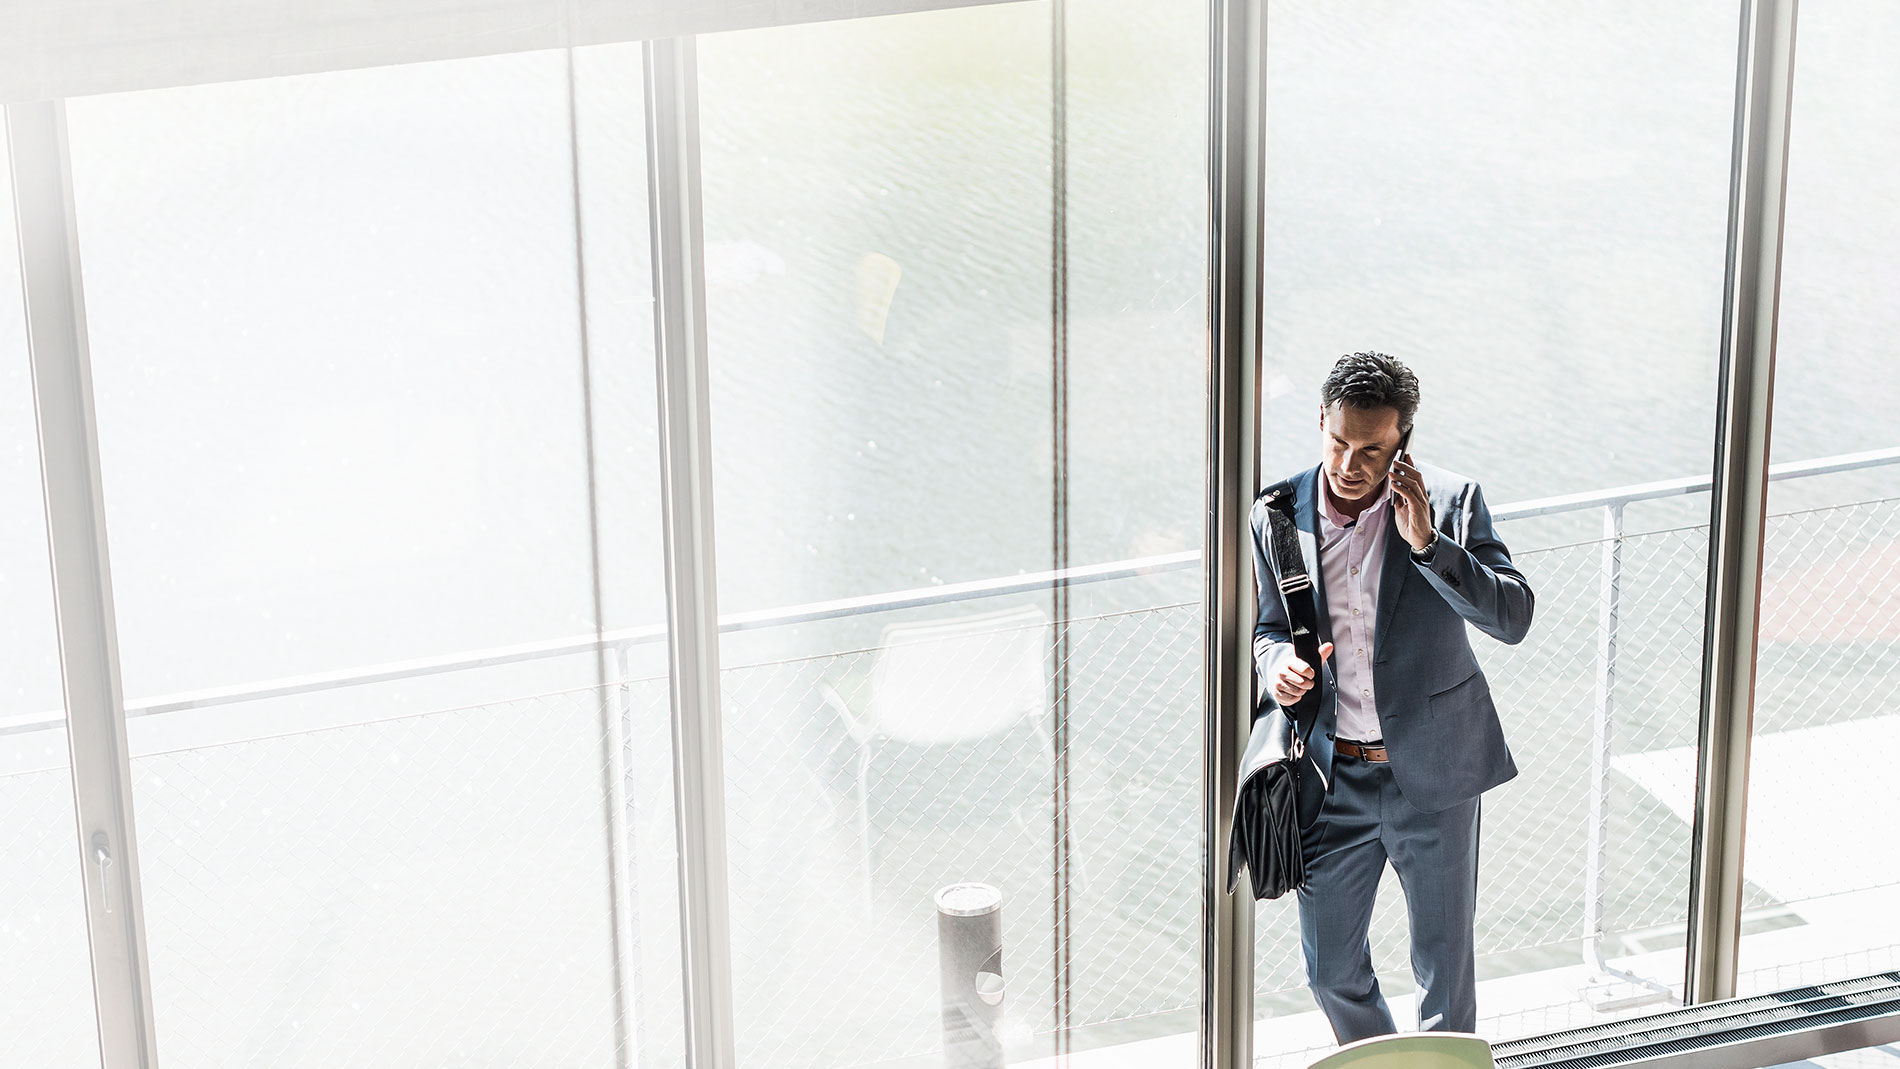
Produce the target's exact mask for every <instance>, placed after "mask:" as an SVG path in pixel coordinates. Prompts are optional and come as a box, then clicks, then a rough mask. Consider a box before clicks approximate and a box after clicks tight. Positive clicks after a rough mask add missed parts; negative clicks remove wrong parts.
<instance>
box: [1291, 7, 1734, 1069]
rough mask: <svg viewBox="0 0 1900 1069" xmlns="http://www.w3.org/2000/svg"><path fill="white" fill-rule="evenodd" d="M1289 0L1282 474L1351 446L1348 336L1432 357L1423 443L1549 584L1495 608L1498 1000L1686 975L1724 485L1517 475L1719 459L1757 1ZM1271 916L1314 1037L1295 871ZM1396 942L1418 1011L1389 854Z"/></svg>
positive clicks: (1482, 646) (1484, 954)
mask: <svg viewBox="0 0 1900 1069" xmlns="http://www.w3.org/2000/svg"><path fill="white" fill-rule="evenodd" d="M1268 16H1269V19H1270V22H1269V26H1268V33H1267V41H1268V48H1269V55H1268V59H1267V64H1266V69H1267V87H1266V100H1267V106H1268V109H1269V114H1268V121H1267V139H1268V143H1267V147H1266V176H1267V193H1266V235H1265V268H1264V270H1265V308H1266V334H1265V345H1264V349H1265V352H1264V355H1263V368H1262V375H1261V382H1262V394H1263V406H1264V414H1263V430H1264V436H1265V439H1266V442H1265V450H1266V452H1265V456H1266V462H1265V465H1264V468H1265V474H1266V478H1268V479H1277V478H1281V477H1283V476H1284V475H1286V474H1288V473H1290V472H1292V471H1295V470H1298V469H1300V468H1304V467H1307V466H1310V465H1312V464H1314V463H1316V462H1317V461H1318V460H1319V455H1318V447H1319V434H1318V428H1317V426H1316V424H1317V417H1318V411H1319V384H1320V382H1321V381H1322V379H1323V378H1324V376H1325V374H1326V372H1327V371H1328V370H1329V369H1330V367H1331V365H1332V363H1333V361H1334V360H1335V359H1337V358H1338V357H1339V356H1340V355H1341V354H1344V353H1349V352H1354V351H1361V350H1380V351H1384V352H1388V353H1391V354H1393V355H1395V356H1397V357H1399V358H1400V359H1401V360H1404V361H1406V362H1407V363H1408V364H1409V365H1410V366H1411V367H1412V368H1413V369H1414V370H1415V371H1416V372H1417V373H1418V375H1419V377H1420V380H1421V383H1422V391H1423V402H1422V405H1421V407H1420V410H1419V414H1418V419H1417V430H1416V433H1415V435H1414V438H1413V441H1412V445H1411V449H1412V452H1413V453H1414V454H1415V455H1416V456H1417V458H1418V459H1419V460H1420V461H1421V462H1423V463H1426V464H1434V465H1438V466H1441V467H1444V468H1449V469H1452V470H1454V471H1458V472H1462V473H1465V474H1467V475H1469V476H1471V477H1473V478H1476V479H1478V480H1479V481H1480V482H1482V484H1483V487H1484V494H1485V499H1486V501H1487V503H1488V504H1489V506H1490V507H1491V509H1492V512H1493V515H1494V517H1496V518H1497V519H1498V521H1499V522H1498V533H1499V534H1500V536H1501V537H1502V538H1503V540H1504V541H1505V542H1506V543H1507V544H1508V545H1509V547H1510V549H1511V551H1512V554H1513V558H1514V561H1515V563H1516V564H1517V565H1518V566H1519V567H1520V568H1521V569H1522V570H1523V571H1524V573H1525V574H1526V576H1527V577H1528V578H1529V581H1530V584H1531V587H1532V589H1533V590H1534V591H1535V593H1536V618H1535V623H1534V624H1533V626H1532V628H1531V631H1530V635H1529V637H1528V639H1527V640H1526V641H1525V642H1524V643H1523V644H1521V645H1518V646H1511V647H1507V646H1503V645H1501V644H1499V643H1497V642H1495V641H1492V640H1491V639H1488V638H1486V637H1484V636H1482V635H1480V634H1478V633H1476V632H1475V631H1474V632H1472V633H1471V634H1472V645H1473V648H1474V650H1475V651H1476V653H1477V654H1478V657H1479V660H1480V663H1481V664H1482V665H1483V667H1484V669H1485V672H1486V675H1487V677H1488V680H1489V684H1490V689H1491V693H1492V695H1493V697H1494V699H1495V701H1496V704H1497V706H1498V708H1499V711H1500V713H1501V717H1502V721H1503V725H1504V732H1505V735H1506V737H1507V739H1508V741H1509V744H1510V746H1511V749H1512V752H1513V754H1514V757H1515V761H1516V765H1517V768H1518V770H1519V771H1518V775H1517V777H1516V778H1515V779H1514V780H1511V781H1510V782H1508V783H1506V784H1504V785H1503V786H1501V787H1499V788H1497V789H1495V790H1493V791H1491V792H1489V793H1488V794H1486V795H1485V796H1484V800H1483V807H1482V808H1483V816H1482V846H1481V849H1480V854H1479V856H1480V858H1481V863H1480V864H1481V868H1480V872H1479V890H1478V903H1477V926H1476V940H1477V955H1478V962H1477V976H1478V979H1479V983H1478V1028H1479V1031H1481V1032H1483V1033H1485V1034H1487V1035H1490V1036H1494V1037H1503V1036H1511V1035H1522V1034H1526V1033H1533V1032H1539V1031H1544V1030H1548V1029H1556V1028H1562V1027H1566V1026H1570V1025H1576V1024H1584V1023H1588V1022H1591V1021H1594V1020H1598V1019H1601V1018H1602V1017H1604V1016H1607V1015H1613V1014H1621V1013H1627V1012H1632V1010H1633V1009H1636V1008H1640V1007H1644V1006H1649V1007H1654V1006H1655V1005H1657V1004H1659V1002H1660V1001H1662V1000H1666V999H1667V998H1669V997H1671V995H1670V992H1669V991H1668V989H1669V988H1670V987H1671V985H1677V984H1679V983H1680V981H1681V977H1682V963H1681V951H1680V949H1679V948H1680V946H1681V944H1682V939H1683V930H1684V924H1685V916H1684V903H1685V902H1686V900H1687V877H1688V868H1687V862H1688V847H1689V826H1688V824H1687V823H1686V822H1685V821H1682V820H1680V819H1678V817H1677V816H1676V815H1675V813H1674V811H1673V809H1672V808H1671V805H1670V800H1671V798H1672V797H1673V794H1672V792H1674V791H1676V790H1689V789H1691V788H1692V787H1693V783H1694V770H1693V763H1692V762H1691V763H1690V764H1689V765H1686V766H1679V765H1676V764H1672V763H1664V762H1665V758H1668V759H1671V760H1672V759H1673V755H1674V754H1676V753H1678V752H1689V753H1692V752H1693V751H1692V749H1690V750H1688V751H1683V748H1685V747H1689V748H1692V747H1693V744H1694V739H1695V730H1696V722H1697V710H1698V695H1699V671H1698V666H1699V663H1700V649H1701V634H1702V615H1703V604H1704V599H1703V581H1704V576H1705V572H1706V568H1705V552H1706V550H1705V547H1706V543H1707V537H1708V536H1707V530H1706V527H1705V526H1704V525H1706V523H1707V517H1708V507H1709V503H1708V498H1707V496H1706V495H1705V494H1698V495H1689V496H1680V497H1675V498H1669V499H1663V500H1656V501H1645V502H1637V503H1633V504H1630V505H1629V506H1628V508H1627V509H1626V510H1624V511H1623V513H1622V520H1621V522H1622V524H1623V525H1624V531H1625V536H1624V537H1622V538H1621V539H1620V540H1616V539H1610V538H1608V537H1606V523H1607V522H1608V520H1609V510H1608V509H1606V508H1605V507H1603V506H1601V505H1599V506H1597V507H1593V508H1588V509H1580V510H1575V511H1570V512H1566V513H1563V514H1560V515H1555V516H1547V517H1540V518H1526V517H1523V516H1522V514H1521V512H1518V513H1514V511H1513V508H1512V506H1513V505H1515V504H1517V503H1521V502H1524V501H1526V500H1528V499H1535V498H1541V497H1546V496H1551V495H1558V494H1579V493H1592V492H1605V493H1609V492H1611V491H1614V490H1615V489H1616V488H1618V487H1623V486H1627V485H1629V484H1634V483H1642V482H1648V481H1652V480H1660V479H1670V478H1677V477H1684V476H1689V477H1694V476H1703V477H1706V476H1707V475H1708V473H1709V466H1710V459H1709V458H1710V453H1711V445H1710V443H1711V438H1712V435H1713V431H1714V426H1715V410H1714V399H1715V383H1716V371H1717V360H1718V356H1719V344H1720V328H1721V315H1722V303H1721V284H1722V272H1723V261H1724V252H1725V226H1726V215H1727V197H1728V171H1729V139H1730V134H1731V130H1732V121H1731V112H1732V103H1733V95H1734V76H1735V52H1736V47H1735V39H1736V38H1735V35H1736V12H1735V6H1734V4H1732V3H1726V2H1723V3H1717V2H1697V3H1689V4H1673V5H1668V6H1667V7H1660V6H1655V5H1640V4H1615V5H1608V6H1606V5H1601V4H1568V5H1560V6H1559V5H1530V6H1526V5H1513V4H1506V3H1498V2H1493V0H1469V2H1461V3H1457V4H1450V5H1446V4H1438V5H1430V6H1420V5H1412V6H1406V5H1398V4H1387V3H1378V4H1372V3H1368V4H1354V5H1349V6H1341V5H1337V4H1318V3H1300V2H1294V3H1276V4H1273V5H1271V6H1270V7H1269V12H1268ZM1634 116H1641V117H1642V118H1641V120H1640V121H1637V120H1635V119H1634V118H1633V117H1634ZM1607 500H1609V501H1611V502H1615V501H1617V500H1619V499H1618V497H1617V496H1616V495H1615V494H1614V493H1609V496H1608V498H1607ZM1612 578H1613V580H1614V582H1613V583H1612V582H1608V581H1606V580H1609V579H1612ZM1408 589H1411V588H1410V587H1408ZM1612 598H1613V599H1614V600H1612ZM1612 627H1613V628H1614V630H1613V631H1610V630H1608V628H1612ZM1606 637H1613V638H1614V642H1613V644H1611V645H1608V646H1606V645H1604V640H1605V638H1606ZM1593 752H1600V753H1601V754H1602V755H1603V757H1605V758H1607V760H1606V761H1603V762H1597V763H1594V764H1593V760H1592V757H1593ZM1658 754H1662V755H1665V756H1664V757H1658V756H1656V755H1658ZM1257 933H1258V936H1257V938H1258V942H1257V961H1258V965H1257V967H1256V968H1257V971H1256V980H1257V987H1256V1006H1257V1015H1258V1016H1259V1017H1260V1018H1262V1019H1263V1023H1262V1025H1261V1026H1260V1030H1259V1033H1258V1035H1259V1038H1258V1039H1257V1040H1256V1044H1255V1049H1256V1050H1257V1051H1259V1052H1260V1053H1261V1054H1262V1055H1263V1057H1264V1058H1266V1059H1267V1063H1268V1064H1275V1062H1274V1061H1273V1059H1275V1058H1281V1059H1285V1060H1284V1062H1283V1064H1289V1065H1291V1064H1304V1061H1305V1060H1307V1059H1309V1058H1310V1055H1307V1054H1302V1053H1299V1052H1301V1051H1302V1050H1305V1049H1307V1048H1311V1047H1315V1046H1321V1045H1326V1044H1329V1043H1330V1042H1331V1039H1332V1033H1331V1032H1330V1030H1329V1029H1328V1028H1327V1027H1326V1024H1325V1022H1324V1021H1323V1020H1322V1019H1320V1018H1319V1015H1318V1014H1317V1013H1316V1012H1314V1008H1313V1007H1314V1003H1313V1000H1312V997H1311V995H1310V994H1309V993H1308V991H1307V990H1306V976H1305V970H1304V968H1303V966H1302V960H1301V949H1300V935H1299V930H1298V922H1297V916H1296V909H1295V907H1294V905H1293V904H1292V902H1291V901H1283V902H1276V903H1273V904H1269V905H1265V906H1263V907H1262V908H1261V910H1260V913H1259V924H1258V928H1257ZM1579 936H1582V937H1584V953H1583V954H1582V955H1579V954H1578V940H1579ZM1371 945H1372V954H1373V959H1374V964H1375V967H1376V969H1377V971H1378V973H1379V976H1380V982H1381V984H1382V985H1383V987H1384V991H1385V993H1386V995H1387V997H1388V998H1390V999H1391V1000H1392V1001H1393V1012H1394V1015H1395V1017H1396V1018H1397V1020H1398V1024H1399V1027H1401V1028H1409V1027H1413V1026H1414V1024H1413V1022H1414V1020H1415V1018H1414V1016H1413V1013H1414V1010H1413V1006H1412V1000H1411V998H1410V996H1411V995H1412V994H1413V984H1412V976H1411V970H1410V967H1409V955H1408V942H1407V924H1406V916H1405V911H1404V900H1403V896H1402V894H1401V893H1400V888H1399V886H1398V881H1397V880H1396V879H1395V878H1393V877H1392V876H1391V874H1390V873H1389V872H1388V874H1387V876H1386V878H1385V879H1384V880H1383V881H1382V886H1381V890H1380V896H1379V903H1378V906H1377V908H1376V909H1375V911H1374V919H1373V925H1372V934H1371ZM1580 959H1581V960H1580ZM1613 970H1614V971H1613ZM1618 971H1620V972H1622V973H1627V974H1629V977H1632V978H1634V979H1633V980H1631V979H1626V978H1624V977H1621V976H1619V975H1618ZM1268 1018H1271V1020H1270V1021H1269V1020H1266V1019H1268Z"/></svg>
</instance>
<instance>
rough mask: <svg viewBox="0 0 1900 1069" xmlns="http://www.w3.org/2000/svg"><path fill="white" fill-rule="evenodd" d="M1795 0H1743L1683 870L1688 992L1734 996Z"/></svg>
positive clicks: (1690, 998)
mask: <svg viewBox="0 0 1900 1069" xmlns="http://www.w3.org/2000/svg"><path fill="white" fill-rule="evenodd" d="M1796 7H1797V0H1745V2H1744V3H1743V4H1742V22H1741V35H1740V36H1741V46H1740V59H1739V61H1738V64H1737V67H1738V69H1737V74H1736V89H1735V149H1734V156H1733V159H1732V164H1731V173H1730V188H1729V247H1728V265H1727V270H1726V277H1725V279H1724V290H1723V323H1722V364H1721V382H1720V394H1721V395H1720V407H1719V408H1718V409H1717V417H1716V418H1717V424H1716V452H1715V481H1714V492H1713V494H1712V495H1711V496H1712V501H1711V505H1710V509H1711V514H1710V522H1709V584H1708V609H1707V612H1706V615H1705V618H1704V628H1703V655H1702V709H1701V723H1700V732H1699V740H1698V741H1699V747H1698V756H1697V769H1696V809H1695V829H1694V833H1693V837H1692V839H1691V856H1690V871H1689V945H1688V955H1687V965H1686V969H1687V974H1686V976H1685V978H1684V986H1683V997H1684V1000H1685V1001H1687V1002H1707V1001H1711V1000H1714V999H1722V998H1730V997H1732V996H1733V995H1734V993H1735V980H1736V961H1737V953H1738V944H1739V941H1740V938H1741V908H1742V847H1743V833H1744V829H1745V825H1746V818H1747V814H1748V763H1749V743H1750V736H1751V734H1752V732H1753V730H1754V698H1755V648H1756V632H1757V616H1758V610H1759V608H1760V597H1761V561H1762V537H1763V531H1764V528H1765V526H1766V523H1767V510H1768V476H1767V473H1768V453H1769V436H1770V429H1771V425H1772V415H1773V409H1772V402H1773V397H1774V378H1775V320H1776V315H1777V311H1778V302H1779V299H1780V291H1781V224H1782V214H1783V203H1784V191H1785V187H1786V181H1787V174H1788V115H1789V105H1790V101H1791V98H1792V92H1793V85H1794V36H1795V18H1796Z"/></svg>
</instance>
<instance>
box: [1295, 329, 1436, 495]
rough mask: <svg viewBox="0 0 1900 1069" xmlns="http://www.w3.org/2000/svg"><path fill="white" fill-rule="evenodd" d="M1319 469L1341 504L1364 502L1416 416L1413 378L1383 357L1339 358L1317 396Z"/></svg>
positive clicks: (1355, 355)
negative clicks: (1318, 403)
mask: <svg viewBox="0 0 1900 1069" xmlns="http://www.w3.org/2000/svg"><path fill="white" fill-rule="evenodd" d="M1319 402H1320V410H1319V425H1320V469H1321V470H1322V471H1323V472H1324V473H1325V475H1326V485H1327V488H1328V489H1330V490H1331V491H1332V492H1333V497H1335V498H1337V499H1338V500H1340V501H1342V502H1349V501H1350V502H1356V501H1362V500H1367V499H1370V498H1371V496H1372V495H1373V493H1375V492H1376V491H1377V490H1378V489H1379V487H1380V485H1381V484H1382V483H1383V482H1384V481H1385V475H1386V472H1387V471H1389V470H1390V469H1391V467H1392V460H1393V458H1394V455H1395V454H1396V453H1397V451H1398V447H1399V439H1400V438H1401V437H1402V436H1403V435H1404V434H1405V432H1407V431H1409V430H1411V429H1412V420H1413V418H1414V417H1416V416H1417V415H1418V376H1417V375H1414V374H1412V370H1411V369H1410V368H1408V367H1406V366H1405V365H1404V364H1401V363H1399V362H1398V361H1397V360H1394V359H1392V358H1391V357H1389V356H1387V355H1385V354H1384V353H1352V354H1350V355H1347V356H1342V357H1340V358H1339V362H1338V363H1336V364H1334V365H1333V370H1332V373H1331V374H1329V375H1327V376H1326V381H1325V383H1323V384H1322V385H1321V386H1320V390H1319Z"/></svg>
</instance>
